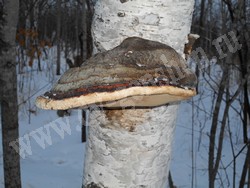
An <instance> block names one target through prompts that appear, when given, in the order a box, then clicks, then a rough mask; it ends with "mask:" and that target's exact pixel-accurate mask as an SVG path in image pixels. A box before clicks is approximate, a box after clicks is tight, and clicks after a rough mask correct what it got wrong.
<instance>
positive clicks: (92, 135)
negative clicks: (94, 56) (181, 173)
mask: <svg viewBox="0 0 250 188" xmlns="http://www.w3.org/2000/svg"><path fill="white" fill-rule="evenodd" d="M193 5H194V1H193V0H188V1H179V0H154V1H152V0H144V1H140V0H133V1H130V0H105V1H102V0H99V1H97V3H96V5H95V14H94V19H93V25H92V27H93V28H92V32H93V40H94V45H95V49H94V52H95V53H96V52H100V51H105V50H109V49H112V48H113V47H115V46H117V45H119V44H120V43H121V42H122V41H123V40H124V39H125V38H127V37H131V36H138V37H142V38H145V39H150V40H154V41H159V42H162V43H165V44H168V45H170V46H171V47H173V48H174V49H175V50H176V51H178V52H179V53H181V54H183V48H184V43H185V41H186V38H187V35H188V33H189V31H190V27H191V18H192V11H193ZM177 110H178V104H169V105H165V106H161V107H155V108H150V109H124V110H98V109H95V110H92V111H91V113H90V117H89V120H90V122H89V126H90V127H89V137H88V139H89V140H88V142H87V148H86V158H85V172H84V178H83V181H84V184H83V187H95V188H98V187H105V188H119V187H132V188H138V187H152V188H164V187H166V186H167V177H168V172H169V164H170V160H171V145H172V140H173V132H174V130H175V121H176V116H177Z"/></svg>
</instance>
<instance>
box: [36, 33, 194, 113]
mask: <svg viewBox="0 0 250 188" xmlns="http://www.w3.org/2000/svg"><path fill="white" fill-rule="evenodd" d="M196 83H197V81H196V76H195V75H194V73H193V72H192V71H191V70H190V69H189V68H188V67H187V65H186V64H185V61H184V59H183V58H182V57H181V56H180V55H179V54H178V53H177V52H176V51H175V50H174V49H173V48H171V47H169V46H167V45H165V44H162V43H159V42H155V41H150V40H145V39H142V38H138V37H131V38H127V39H125V40H124V41H123V42H122V43H121V44H120V45H119V46H117V47H116V48H114V49H112V50H109V51H106V52H103V53H99V54H97V55H95V56H94V57H91V58H90V59H88V60H87V61H86V62H85V63H84V64H83V65H82V66H81V67H77V68H71V69H69V70H68V71H66V72H65V73H64V74H63V75H62V77H61V78H60V79H59V81H58V82H57V83H56V85H55V86H54V87H53V88H52V89H51V91H48V92H46V93H45V94H44V95H43V96H40V97H38V98H37V101H36V104H37V106H38V107H40V108H43V109H54V110H59V109H70V108H85V107H88V106H91V105H97V106H101V107H109V108H120V107H122V108H123V107H154V106H160V105H164V104H166V103H170V102H175V101H180V100H185V99H188V98H190V97H192V96H194V95H195V94H196V91H195V86H196Z"/></svg>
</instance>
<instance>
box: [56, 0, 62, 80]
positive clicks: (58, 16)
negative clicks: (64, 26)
mask: <svg viewBox="0 0 250 188" xmlns="http://www.w3.org/2000/svg"><path fill="white" fill-rule="evenodd" d="M56 8H57V28H56V36H57V37H56V38H57V60H56V75H60V74H61V73H60V70H61V41H60V40H61V0H57V1H56Z"/></svg>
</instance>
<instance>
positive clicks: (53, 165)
mask: <svg viewBox="0 0 250 188" xmlns="http://www.w3.org/2000/svg"><path fill="white" fill-rule="evenodd" d="M51 53H52V54H51V55H49V57H54V56H53V54H55V53H54V52H53V50H52V52H51ZM53 62H56V61H55V59H53V58H51V59H47V60H44V61H43V62H42V68H43V71H42V72H39V71H37V70H36V68H35V67H33V68H27V67H26V68H25V69H24V73H23V74H19V75H18V80H19V103H23V104H22V105H20V106H19V126H20V137H21V144H22V146H23V150H22V151H21V153H20V154H21V156H22V158H21V173H22V185H23V187H24V188H44V187H48V188H79V187H81V183H82V175H83V165H84V164H83V162H84V152H85V144H83V143H81V131H80V130H81V121H80V119H81V112H80V111H77V110H73V111H71V115H70V116H66V117H64V118H59V117H58V116H57V114H56V112H55V111H45V110H41V109H37V108H36V107H35V105H34V100H35V98H36V97H37V96H38V95H40V94H43V93H44V92H45V91H46V90H48V89H49V88H50V87H51V85H52V84H53V83H54V82H55V81H56V80H57V79H58V77H56V76H54V72H53V71H54V70H55V65H54V63H53ZM62 63H63V66H62V67H63V68H65V67H66V66H65V65H64V63H65V62H64V60H63V59H62ZM34 66H35V64H34ZM218 74H219V73H218ZM202 89H204V90H205V89H207V88H206V86H203V87H202ZM201 93H202V94H203V95H202V97H201V96H197V97H195V98H194V99H193V100H190V101H186V102H183V103H182V104H181V106H180V110H179V115H178V120H177V127H176V132H175V141H174V145H173V156H172V165H171V173H172V177H173V180H174V183H175V184H176V185H177V187H178V188H185V187H191V180H192V169H193V175H194V176H193V177H194V178H193V179H194V185H195V187H198V188H199V187H201V188H202V187H208V186H207V185H208V180H207V179H208V175H207V173H208V170H207V165H208V161H207V158H208V143H209V142H208V138H209V137H208V134H209V129H210V124H211V118H210V117H208V115H207V114H205V113H204V112H202V111H201V112H199V110H197V109H198V108H196V107H194V108H192V104H193V103H194V104H195V105H197V106H200V107H202V108H203V109H207V111H209V109H211V108H212V102H211V94H212V91H210V90H208V91H206V92H204V93H203V91H201ZM30 96H31V97H30ZM27 99H29V100H27ZM26 100H27V101H26ZM24 102H25V103H24ZM29 111H32V113H29ZM231 113H232V114H231V115H230V117H231V118H232V119H230V121H232V122H233V123H235V125H238V124H239V122H237V121H238V118H236V117H234V116H235V114H234V113H233V112H231ZM192 117H193V118H192ZM233 123H232V125H233ZM237 123H238V124H237ZM59 125H63V127H60V126H59ZM192 125H193V129H192ZM62 128H63V129H64V130H63V129H62ZM232 130H233V132H234V134H235V137H237V135H239V137H240V138H241V134H240V131H239V130H240V129H239V127H233V128H232ZM192 133H193V138H194V142H193V148H192ZM46 135H47V136H46ZM49 135H50V136H51V137H50V136H49ZM225 136H228V134H227V133H226V134H225ZM41 138H45V139H44V140H43V139H41ZM1 140H2V138H0V141H1ZM236 146H237V147H238V148H239V149H241V147H242V146H243V144H242V140H240V139H239V140H238V145H236ZM0 147H2V145H1V144H0ZM230 149H231V146H230V144H229V139H228V138H227V139H226V141H225V143H224V147H223V163H224V164H223V165H224V166H227V164H229V163H230V162H231V160H232V152H231V150H230ZM239 149H237V150H239ZM0 151H1V152H0V158H1V161H0V165H1V167H3V162H2V149H1V148H0ZM192 151H193V152H192ZM192 157H194V158H193V163H192ZM243 162H244V155H243V154H241V155H240V156H239V157H238V158H237V167H238V168H237V177H238V178H239V176H240V172H241V168H242V164H243ZM192 164H193V166H192ZM228 168H229V169H227V175H228V176H229V177H228V178H229V180H230V181H232V165H231V166H230V167H228ZM221 175H222V176H223V181H226V180H225V179H226V175H225V173H224V170H221ZM0 178H1V179H0V180H1V182H0V188H2V187H4V178H3V170H2V168H1V169H0ZM238 180H239V179H237V181H238ZM231 183H232V182H231ZM225 185H227V184H225ZM217 187H219V185H218V186H217ZM228 187H231V186H230V185H228Z"/></svg>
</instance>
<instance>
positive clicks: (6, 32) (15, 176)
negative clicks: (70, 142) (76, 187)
mask: <svg viewBox="0 0 250 188" xmlns="http://www.w3.org/2000/svg"><path fill="white" fill-rule="evenodd" d="M3 9H4V12H5V13H7V14H6V17H5V25H4V27H3V39H4V41H5V42H7V43H8V44H9V46H8V48H7V50H6V51H4V52H2V53H1V59H0V72H1V74H0V81H1V82H0V84H1V86H0V88H1V92H0V94H1V95H0V99H1V123H2V139H3V141H2V144H3V162H4V180H5V188H19V187H21V175H20V157H19V154H18V152H17V151H16V150H15V149H14V148H12V147H10V145H9V144H10V142H11V141H14V140H16V139H18V136H19V135H18V106H17V75H16V63H15V48H14V44H15V35H16V25H17V19H18V9H19V1H18V0H6V1H4V6H3Z"/></svg>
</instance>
